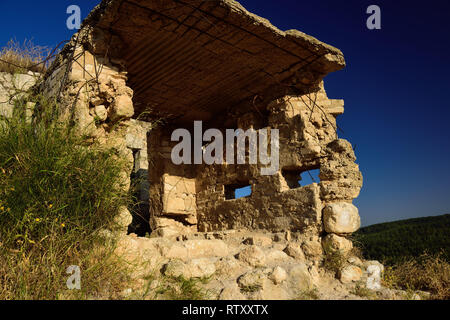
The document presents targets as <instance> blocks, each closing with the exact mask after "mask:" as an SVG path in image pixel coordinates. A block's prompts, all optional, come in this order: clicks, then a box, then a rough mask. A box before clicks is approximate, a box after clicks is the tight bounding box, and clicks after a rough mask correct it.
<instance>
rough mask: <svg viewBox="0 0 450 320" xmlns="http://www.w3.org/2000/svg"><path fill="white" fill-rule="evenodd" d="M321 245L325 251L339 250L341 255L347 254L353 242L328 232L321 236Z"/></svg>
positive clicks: (333, 251)
mask: <svg viewBox="0 0 450 320" xmlns="http://www.w3.org/2000/svg"><path fill="white" fill-rule="evenodd" d="M322 246H323V249H324V250H325V252H327V253H335V252H339V253H341V254H342V255H347V254H348V253H349V252H350V251H351V250H352V249H353V243H352V242H351V241H350V240H348V239H346V238H344V237H340V236H338V235H335V234H329V235H327V236H326V237H325V238H323V240H322Z"/></svg>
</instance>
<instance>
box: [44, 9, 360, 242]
mask: <svg viewBox="0 0 450 320" xmlns="http://www.w3.org/2000/svg"><path fill="white" fill-rule="evenodd" d="M344 66H345V61H344V57H343V55H342V53H341V52H340V51H339V50H338V49H336V48H334V47H331V46H329V45H327V44H324V43H322V42H320V41H318V40H316V39H315V38H312V37H310V36H307V35H305V34H304V33H302V32H300V31H297V30H289V31H285V32H284V31H280V30H279V29H277V28H276V27H274V26H272V25H271V24H270V23H269V21H267V20H265V19H263V18H260V17H258V16H256V15H254V14H251V13H249V12H248V11H246V10H245V9H244V8H243V7H242V6H241V5H240V4H239V3H237V2H235V1H231V0H217V1H201V0H184V1H176V0H173V1H156V0H153V1H152V0H127V1H124V0H108V1H103V2H102V3H101V4H100V5H99V6H97V7H96V8H95V9H94V11H93V12H92V13H91V14H90V15H89V17H88V18H87V19H86V20H85V21H84V23H83V25H82V28H81V30H80V31H79V32H78V33H77V34H75V35H74V37H73V38H72V40H71V41H70V43H68V44H67V45H66V46H65V48H64V49H63V50H62V52H61V53H60V55H59V56H58V58H57V60H56V61H55V62H54V63H53V65H52V67H51V68H50V70H49V71H48V72H47V74H46V79H45V82H44V84H43V88H42V89H43V91H44V92H45V93H46V94H47V95H49V96H53V97H58V98H59V99H60V101H61V102H62V104H61V105H64V106H67V108H66V109H65V110H62V113H63V114H68V115H70V116H71V117H72V118H73V120H74V121H75V123H76V124H77V125H78V126H79V128H80V131H83V132H85V133H86V134H87V135H89V136H90V137H92V139H94V140H97V141H100V142H101V143H104V144H106V145H109V146H112V147H114V148H115V149H116V150H117V153H118V155H119V156H120V157H121V158H123V159H127V161H128V163H129V167H128V170H127V172H124V174H123V179H124V181H125V184H126V185H127V186H129V184H130V177H131V176H132V175H134V176H136V175H137V176H140V177H142V176H148V181H143V182H142V187H141V188H140V195H139V198H140V200H142V201H143V202H144V203H146V204H147V205H145V206H144V211H145V212H147V215H146V217H145V218H146V219H147V220H148V221H149V223H150V226H151V230H152V232H153V235H155V236H171V235H176V234H182V233H190V232H196V231H200V232H206V231H218V230H227V229H250V230H268V231H272V232H278V231H291V232H299V233H301V234H304V235H309V236H310V237H312V239H316V241H318V242H319V243H320V241H321V239H329V240H330V241H331V245H333V246H339V245H340V244H342V245H348V244H347V243H346V242H345V241H344V240H345V239H341V238H340V237H337V236H335V235H334V234H338V235H346V234H350V233H352V232H355V231H356V230H357V229H358V228H359V226H360V218H359V215H358V210H357V208H356V207H355V206H353V205H352V200H353V199H354V198H356V197H357V196H358V195H359V192H360V189H361V186H362V176H361V173H360V171H359V168H358V165H357V164H355V155H354V152H353V149H352V146H351V144H350V143H349V142H347V141H345V140H342V139H339V138H338V136H337V124H336V117H337V116H338V115H341V114H342V113H343V112H344V108H343V104H344V103H343V101H342V100H333V99H329V98H328V97H327V95H326V93H325V89H324V86H323V78H324V77H325V76H326V75H327V74H328V73H330V72H334V71H338V70H340V69H342V68H344ZM195 120H201V121H203V127H204V130H206V129H208V128H217V129H220V130H222V131H224V130H225V129H227V128H232V129H237V128H240V129H244V130H246V129H248V128H253V129H255V130H259V129H263V128H267V129H269V131H270V129H279V132H280V166H279V168H280V169H279V171H278V172H277V173H276V174H275V175H270V176H263V175H261V174H260V167H261V166H260V165H250V164H247V165H231V164H228V165H227V164H223V165H175V164H173V163H172V160H171V150H172V147H173V146H174V145H175V144H176V143H175V142H171V139H170V138H171V134H172V132H173V130H174V129H177V128H186V129H188V130H191V131H192V130H193V122H194V121H195ZM313 169H318V170H320V175H319V177H320V182H318V183H312V184H310V185H306V186H303V185H302V186H301V185H300V184H301V183H302V182H301V181H300V184H299V183H298V181H299V180H300V174H301V173H302V172H306V171H309V170H313ZM144 180H145V179H144ZM242 186H251V189H252V193H251V195H250V196H249V197H246V198H240V199H234V197H233V195H234V191H235V189H236V188H238V187H242ZM144 216H145V214H144ZM141 222H142V221H141ZM125 223H126V224H129V223H130V221H128V222H127V219H126V217H125ZM327 234H330V235H328V236H327Z"/></svg>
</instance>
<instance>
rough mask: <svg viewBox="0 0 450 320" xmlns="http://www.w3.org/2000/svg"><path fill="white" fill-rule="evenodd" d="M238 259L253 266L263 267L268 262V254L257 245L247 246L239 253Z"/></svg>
mask: <svg viewBox="0 0 450 320" xmlns="http://www.w3.org/2000/svg"><path fill="white" fill-rule="evenodd" d="M238 259H239V260H241V261H243V262H246V263H248V264H249V265H251V266H253V267H262V266H264V265H265V263H266V255H265V254H264V252H263V251H262V250H261V249H260V248H259V247H257V246H250V247H248V248H245V249H244V250H242V251H241V252H240V253H239V254H238Z"/></svg>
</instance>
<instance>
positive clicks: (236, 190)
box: [225, 183, 252, 200]
mask: <svg viewBox="0 0 450 320" xmlns="http://www.w3.org/2000/svg"><path fill="white" fill-rule="evenodd" d="M251 195H252V186H251V185H249V184H248V183H246V184H245V183H244V184H230V185H225V200H233V199H240V198H247V197H250V196H251Z"/></svg>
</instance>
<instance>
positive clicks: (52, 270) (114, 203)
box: [0, 97, 130, 299]
mask: <svg viewBox="0 0 450 320" xmlns="http://www.w3.org/2000/svg"><path fill="white" fill-rule="evenodd" d="M29 101H32V102H36V103H37V106H38V108H37V109H39V110H40V114H39V121H33V122H31V121H29V119H28V120H27V119H26V117H25V115H24V112H23V111H24V110H25V106H26V103H27V102H29ZM54 108H58V106H57V105H56V104H52V103H49V102H48V101H45V100H44V99H43V98H42V97H35V98H32V99H27V100H25V101H20V102H17V105H16V108H15V110H16V112H15V115H14V116H13V118H11V119H0V299H61V298H87V297H99V296H105V295H106V296H109V297H110V294H111V292H115V290H114V289H115V287H117V286H119V283H120V282H121V281H122V280H124V279H125V278H126V275H125V270H124V269H123V268H122V266H121V265H120V262H119V261H117V259H116V258H115V257H114V255H113V254H112V251H113V249H114V248H113V247H112V246H111V247H108V246H105V245H104V243H105V241H104V239H102V238H101V237H100V236H98V235H96V234H97V233H96V231H98V230H100V229H103V228H113V227H114V217H115V215H116V213H117V209H118V208H119V207H120V206H124V205H125V206H126V205H127V204H128V203H129V201H130V197H129V195H128V193H126V192H124V191H123V189H124V188H123V186H121V185H120V181H119V180H118V179H119V177H120V174H119V173H120V172H121V171H123V168H124V163H122V161H121V160H120V158H119V157H118V155H117V154H116V153H115V151H114V150H107V149H103V148H101V147H99V146H95V145H92V146H89V147H87V146H85V144H84V139H83V137H82V136H81V135H80V134H79V133H75V132H73V130H71V127H70V126H69V125H68V124H67V123H61V122H59V121H57V120H56V119H53V118H52V114H53V112H52V111H53V110H54ZM70 265H78V266H80V268H81V271H82V289H81V290H80V291H68V290H67V288H66V280H67V278H68V275H67V274H66V273H65V271H66V268H67V267H68V266H70Z"/></svg>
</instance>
